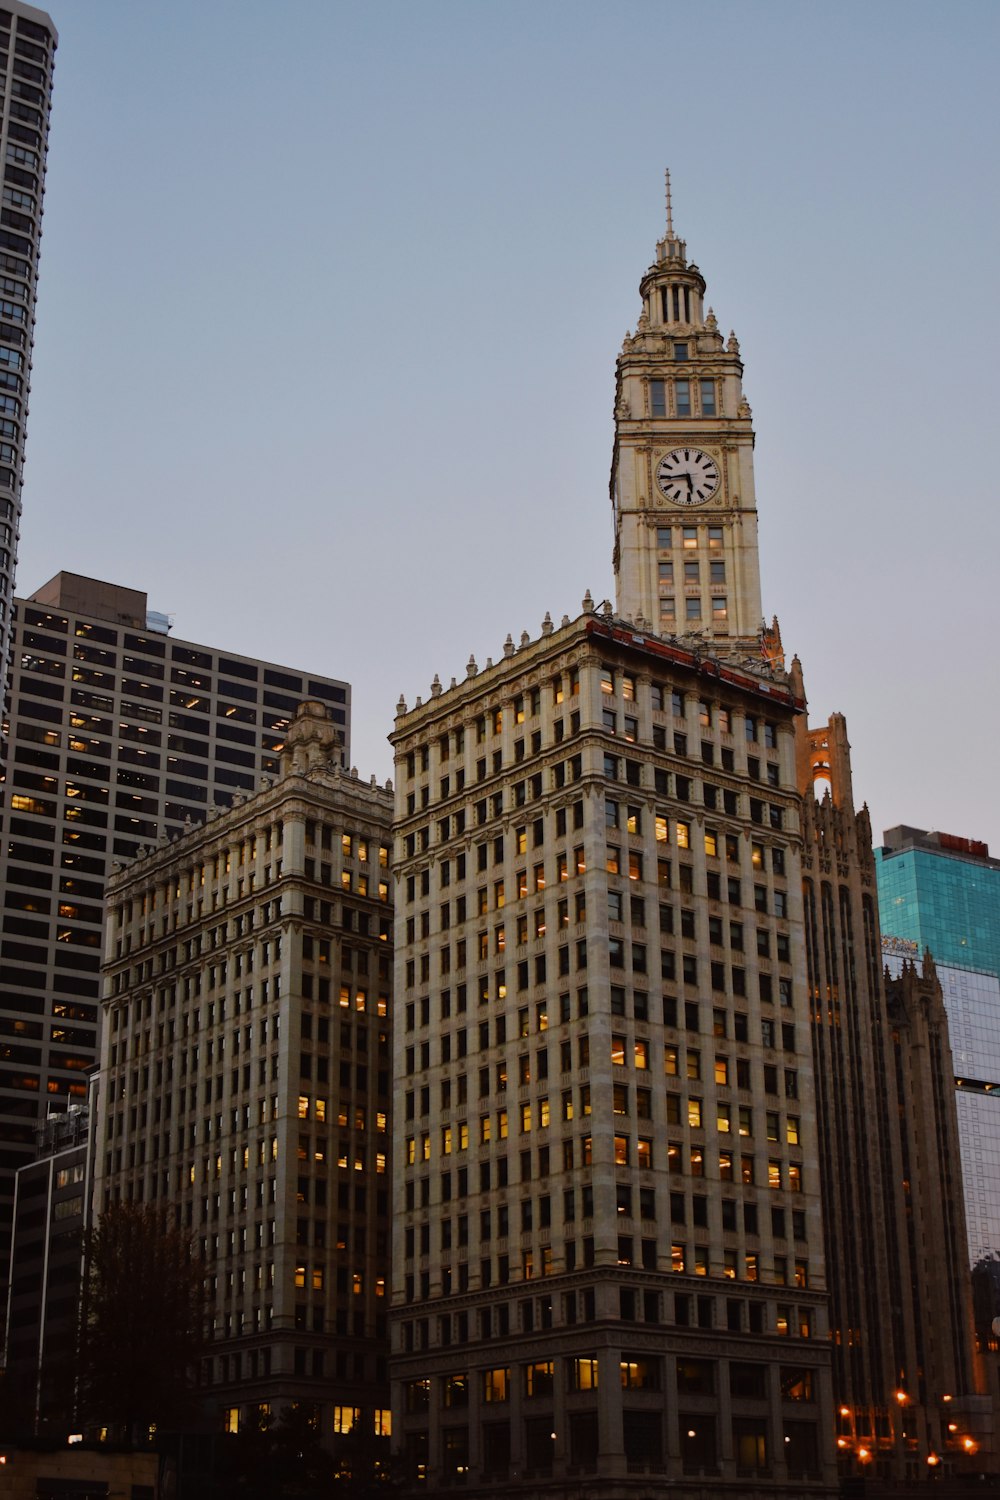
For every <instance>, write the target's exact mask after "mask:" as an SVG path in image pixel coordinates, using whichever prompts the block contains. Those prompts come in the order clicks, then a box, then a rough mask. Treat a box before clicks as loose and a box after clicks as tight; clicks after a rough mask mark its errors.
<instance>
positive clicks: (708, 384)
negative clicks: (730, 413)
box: [700, 380, 715, 417]
mask: <svg viewBox="0 0 1000 1500" xmlns="http://www.w3.org/2000/svg"><path fill="white" fill-rule="evenodd" d="M700 384H701V414H702V416H703V417H714V416H715V381H714V380H703V381H701V382H700Z"/></svg>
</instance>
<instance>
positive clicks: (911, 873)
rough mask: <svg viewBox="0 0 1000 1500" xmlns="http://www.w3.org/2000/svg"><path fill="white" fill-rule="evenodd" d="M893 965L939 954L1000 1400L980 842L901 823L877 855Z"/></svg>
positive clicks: (995, 1126)
mask: <svg viewBox="0 0 1000 1500" xmlns="http://www.w3.org/2000/svg"><path fill="white" fill-rule="evenodd" d="M876 859H877V869H878V891H879V906H880V910H881V914H882V925H883V928H884V929H885V932H886V933H887V934H888V935H887V936H886V938H885V939H884V949H885V961H886V965H887V966H888V968H889V969H890V970H891V971H892V972H893V973H895V974H898V973H899V972H900V971H901V970H902V968H903V966H904V965H905V964H906V963H913V962H918V963H919V962H920V957H921V955H922V954H923V953H925V952H927V951H929V952H930V953H932V954H933V955H934V967H935V971H936V973H937V977H938V980H939V981H940V984H941V989H942V992H943V994H944V1004H945V1009H946V1011H947V1013H948V1027H949V1032H950V1035H951V1044H952V1052H953V1056H954V1070H955V1072H954V1077H955V1103H956V1107H957V1112H958V1129H959V1142H960V1149H961V1162H962V1179H963V1184H964V1190H965V1207H966V1225H967V1231H968V1248H967V1255H968V1260H969V1262H970V1264H971V1265H972V1268H973V1282H974V1288H975V1328H976V1344H977V1348H978V1350H979V1352H980V1353H981V1354H982V1355H983V1356H984V1365H985V1368H986V1370H987V1372H988V1380H989V1385H990V1389H991V1390H992V1391H993V1392H994V1394H995V1395H996V1396H997V1397H998V1399H1000V1358H998V1356H1000V1335H998V1329H1000V860H996V859H992V858H991V857H990V852H989V848H988V846H987V845H986V844H985V843H982V842H981V841H980V840H977V839H966V838H958V837H956V836H955V835H953V834H946V833H931V832H928V831H926V830H925V829H922V828H912V827H909V826H906V825H901V826H899V827H897V828H890V829H889V830H888V831H887V832H886V833H884V834H883V836H882V847H881V848H880V849H878V850H876Z"/></svg>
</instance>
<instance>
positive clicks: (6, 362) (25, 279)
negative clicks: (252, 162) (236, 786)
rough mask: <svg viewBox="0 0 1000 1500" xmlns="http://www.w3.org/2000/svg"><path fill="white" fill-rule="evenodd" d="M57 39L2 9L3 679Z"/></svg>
mask: <svg viewBox="0 0 1000 1500" xmlns="http://www.w3.org/2000/svg"><path fill="white" fill-rule="evenodd" d="M58 40H59V38H58V34H57V32H56V29H55V27H54V26H53V24H52V21H51V19H50V18H49V16H47V15H46V13H45V12H44V11H43V10H37V9H36V8H35V7H34V6H33V5H22V4H21V3H20V0H6V3H5V4H4V5H2V6H0V81H2V89H0V96H2V97H0V149H2V151H3V162H4V172H3V203H2V205H0V680H3V681H4V682H5V681H6V679H7V667H8V664H9V660H10V655H11V636H12V631H13V618H14V568H15V564H16V562H17V539H18V533H19V530H20V520H21V480H22V474H23V469H24V454H25V424H26V421H27V416H28V393H29V387H30V380H31V350H32V344H33V341H34V328H35V297H36V291H37V284H38V258H39V250H40V246H41V238H42V198H43V194H44V191H45V158H46V153H47V151H48V141H49V108H50V105H51V100H52V75H53V70H54V67H55V52H56V45H57V43H58Z"/></svg>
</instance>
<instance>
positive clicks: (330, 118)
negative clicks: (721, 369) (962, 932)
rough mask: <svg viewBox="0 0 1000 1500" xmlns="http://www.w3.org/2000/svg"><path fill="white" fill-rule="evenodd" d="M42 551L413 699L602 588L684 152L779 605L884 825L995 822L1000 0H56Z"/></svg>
mask: <svg viewBox="0 0 1000 1500" xmlns="http://www.w3.org/2000/svg"><path fill="white" fill-rule="evenodd" d="M52 15H53V19H54V20H55V22H56V25H57V26H58V28H59V30H60V36H61V41H60V47H59V51H58V54H57V68H56V85H55V104H54V110H53V120H52V134H51V142H50V155H49V176H48V190H47V194H46V215H45V234H44V241H43V247H42V269H41V282H40V298H39V318H38V327H37V337H36V345H35V356H34V378H33V398H32V410H31V422H30V429H29V442H28V463H27V469H26V483H25V492H24V503H25V510H24V521H23V527H22V543H21V549H20V565H19V572H18V591H19V592H20V593H27V592H31V591H32V590H33V589H34V588H36V587H38V586H39V585H40V584H41V583H43V582H44V581H45V580H46V579H47V578H49V577H50V576H51V575H52V574H53V573H55V572H56V571H58V570H59V569H60V568H65V567H69V568H72V569H74V570H76V571H79V572H84V573H90V574H93V575H95V576H98V577H103V578H107V579H110V580H112V581H114V582H118V583H123V584H128V585H131V586H133V587H137V588H143V589H146V590H147V592H148V594H149V598H150V604H151V606H152V607H153V608H156V609H161V610H165V611H168V612H170V613H172V614H173V615H174V617H175V627H174V628H175V633H176V634H177V635H179V636H182V637H185V638H187V639H193V640H199V641H205V642H208V643H211V644H215V645H220V646H226V647H229V648H231V649H233V650H237V651H241V652H245V653H249V654H253V655H261V656H265V657H270V658H272V659H275V660H278V661H283V662H287V663H288V664H290V665H294V666H301V667H308V668H311V669H313V670H316V671H321V672H327V673H330V674H333V675H336V676H341V677H346V678H348V679H349V680H350V681H351V682H352V683H353V685H354V710H355V718H354V747H353V759H354V761H355V763H356V764H357V765H358V767H359V770H360V771H361V774H362V775H363V776H367V775H368V774H369V773H371V772H372V771H374V772H376V773H377V774H378V776H379V779H380V780H381V779H384V777H385V776H386V775H389V774H391V755H390V751H389V747H388V746H387V745H386V743H385V735H386V734H387V732H388V731H389V730H390V729H391V726H392V719H393V714H394V710H395V703H396V699H397V698H398V696H399V694H400V693H401V692H402V693H403V694H404V695H405V697H406V698H407V700H408V701H409V702H410V703H412V702H413V701H414V699H415V697H416V696H417V694H418V693H420V694H423V695H424V696H426V694H427V692H428V689H429V684H430V682H431V679H432V677H433V676H434V673H435V672H439V673H440V674H441V677H442V679H443V680H444V682H445V683H447V681H448V679H449V678H450V677H451V676H452V675H456V676H459V677H461V676H462V674H463V673H464V670H465V663H466V661H467V660H468V657H469V654H470V652H471V653H474V654H475V655H476V657H477V658H478V660H479V662H480V664H482V663H483V662H484V661H485V659H486V657H487V656H489V655H492V656H494V657H496V656H498V655H499V654H500V653H501V651H502V648H503V641H504V637H505V636H506V634H507V632H508V630H509V631H511V632H513V634H514V636H515V638H516V637H518V636H519V635H520V633H521V631H522V630H524V629H527V630H528V631H529V632H530V633H531V635H532V636H535V635H536V634H537V633H538V629H539V626H540V623H541V620H542V617H543V616H544V614H545V611H546V610H550V611H551V612H552V615H553V617H554V618H556V619H557V620H558V618H559V617H560V616H561V615H562V614H563V613H564V612H565V613H569V614H570V615H571V616H572V615H575V614H576V613H577V612H578V610H579V605H580V600H581V598H582V596H583V593H584V590H585V589H586V588H588V587H589V588H590V589H591V590H592V592H593V594H594V596H595V597H596V598H597V599H601V598H603V597H605V596H609V595H611V594H612V592H613V588H612V573H611V555H610V554H611V519H610V507H609V501H608V494H607V480H608V469H609V463H610V451H611V435H612V421H611V404H612V396H613V389H614V360H615V356H616V354H617V352H618V349H619V347H620V344H621V340H622V337H623V335H624V333H625V331H626V329H627V328H632V327H634V325H635V321H636V318H637V316H638V282H639V278H640V276H641V274H642V272H643V271H644V269H645V267H646V266H647V265H648V264H649V262H650V260H651V259H652V256H653V250H654V242H655V240H656V238H657V237H658V235H659V234H660V233H661V231H662V218H663V204H662V179H663V168H664V166H665V165H669V166H670V167H671V168H672V172H673V180H674V205H675V221H676V223H677V225H678V228H679V230H680V232H681V233H682V234H684V235H685V237H686V238H687V242H688V250H689V254H690V255H691V256H692V257H693V258H694V259H695V260H697V262H698V264H699V265H700V266H701V268H702V270H703V272H704V273H705V275H706V277H707V279H708V286H709V291H708V301H709V302H710V303H711V304H712V305H713V306H714V308H715V311H716V314H717V316H718V318H719V322H720V324H721V325H722V327H723V329H724V330H725V331H727V332H728V330H729V329H730V328H731V327H732V328H735V330H736V332H737V334H738V336H739V338H740V341H741V345H742V349H743V355H744V359H745V362H746V373H745V388H746V392H747V395H748V397H749V400H750V402H751V405H752V407H753V411H754V420H755V426H756V429H757V494H758V505H759V511H760V536H761V552H762V572H763V583H764V599H765V609H766V611H767V613H768V614H769V615H770V614H771V613H777V614H778V616H779V617H780V620H781V624H782V630H783V634H784V638H785V642H786V645H787V646H788V647H789V648H790V649H791V650H794V651H797V652H798V653H799V655H800V656H801V658H802V661H803V664H804V667H805V672H806V685H807V689H808V692H809V697H810V702H811V706H812V713H813V717H814V719H815V720H817V721H822V720H825V719H826V717H827V716H828V714H829V713H830V712H831V711H833V710H835V709H838V710H841V711H843V712H844V713H845V714H846V715H847V718H848V724H849V729H850V735H851V740H852V744H853V746H854V773H855V791H856V794H857V796H858V800H859V801H861V800H863V799H867V801H868V802H869V804H870V806H871V809H872V815H873V822H874V827H875V832H876V837H878V835H879V834H880V832H881V829H882V828H883V827H885V826H889V825H891V824H893V823H896V822H900V821H905V822H911V823H916V824H921V825H923V826H926V827H937V828H943V829H946V830H948V831H951V832H954V833H959V834H966V835H972V836H976V837H981V838H988V839H990V840H991V842H992V844H993V845H994V849H995V850H997V851H1000V816H998V813H997V809H996V799H995V797H994V795H993V785H992V782H993V776H994V774H995V772H994V762H995V758H996V746H997V743H998V741H1000V706H998V704H1000V694H998V693H997V692H996V690H995V687H994V682H995V678H996V669H995V666H994V653H995V650H996V644H997V588H996V574H997V558H998V553H1000V546H998V543H1000V522H998V517H997V501H998V498H1000V496H998V489H1000V482H998V465H997V459H996V456H995V440H994V437H993V433H994V431H995V429H996V425H997V424H996V415H995V408H996V402H997V389H996V384H997V383H996V360H995V351H996V349H997V346H998V334H1000V328H998V293H997V275H996V266H997V250H998V232H997V230H998V208H997V194H996V172H997V160H998V155H1000V153H998V139H997V136H998V125H997V120H998V112H997V108H996V83H995V62H996V57H997V55H998V50H1000V45H998V44H1000V6H998V5H997V4H996V3H994V0H989V3H978V0H964V3H956V4H953V5H950V6H943V5H941V4H938V3H934V4H926V3H922V0H894V3H893V0H883V3H872V0H865V3H852V0H846V3H845V0H841V3H838V4H836V5H829V4H820V3H803V0H795V3H784V0H774V3H770V4H762V3H756V4H754V3H745V0H741V3H726V0H722V3H714V4H712V3H701V4H698V5H692V4H690V3H685V4H676V3H673V0H661V3H655V4H647V3H638V0H634V3H628V0H625V3H621V0H619V3H617V4H615V5H613V6H612V5H608V4H606V3H600V4H595V3H588V0H581V3H575V4H570V3H555V0H549V3H541V4H540V3H503V4H500V3H464V4H458V3H439V0H424V3H421V4H412V3H405V4H404V3H395V0H393V3H369V4H365V5H361V4H351V5H347V4H341V3H337V0H299V3H295V4H293V3H290V0H286V3H274V0H267V3H265V0H171V3H167V0H159V3H153V0H64V3H62V4H58V3H56V4H54V5H53V7H52Z"/></svg>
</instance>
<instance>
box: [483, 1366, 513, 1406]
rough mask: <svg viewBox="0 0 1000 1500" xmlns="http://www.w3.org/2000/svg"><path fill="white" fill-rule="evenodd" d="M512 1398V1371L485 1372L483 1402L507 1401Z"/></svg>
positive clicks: (501, 1369)
mask: <svg viewBox="0 0 1000 1500" xmlns="http://www.w3.org/2000/svg"><path fill="white" fill-rule="evenodd" d="M509 1396H510V1370H509V1369H503V1368H500V1369H496V1370H484V1371H483V1400H484V1401H507V1400H508V1399H509Z"/></svg>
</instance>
